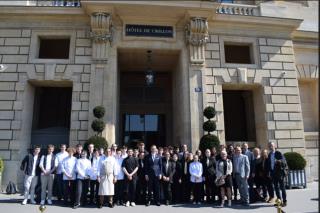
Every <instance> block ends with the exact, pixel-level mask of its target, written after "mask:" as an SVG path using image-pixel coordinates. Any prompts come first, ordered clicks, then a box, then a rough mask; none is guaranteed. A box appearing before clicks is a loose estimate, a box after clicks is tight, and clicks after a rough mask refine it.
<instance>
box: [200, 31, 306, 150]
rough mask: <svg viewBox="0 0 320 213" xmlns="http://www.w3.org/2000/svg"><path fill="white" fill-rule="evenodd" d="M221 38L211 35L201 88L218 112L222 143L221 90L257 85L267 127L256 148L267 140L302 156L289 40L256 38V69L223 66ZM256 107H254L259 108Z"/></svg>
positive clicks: (296, 85) (297, 96)
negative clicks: (265, 134)
mask: <svg viewBox="0 0 320 213" xmlns="http://www.w3.org/2000/svg"><path fill="white" fill-rule="evenodd" d="M223 37H224V36H223V35H214V34H211V35H210V42H209V43H208V44H207V46H206V73H205V75H206V77H205V81H204V85H203V86H204V93H205V94H204V96H205V97H204V102H205V103H204V104H205V105H213V106H214V107H215V108H216V110H217V121H218V122H217V133H218V135H219V136H220V139H221V141H222V142H225V141H224V117H223V97H222V87H223V86H225V85H228V87H230V86H231V87H232V86H234V88H237V87H239V86H240V85H242V86H244V87H248V86H249V87H250V86H252V87H253V86H254V85H258V86H261V87H263V94H262V95H263V98H262V100H263V102H261V103H259V105H264V106H263V107H265V114H264V119H265V122H266V127H267V128H266V129H267V137H266V141H264V142H263V141H262V142H260V143H259V144H258V145H260V146H262V147H264V148H265V147H266V145H267V142H268V141H273V142H275V143H276V144H277V146H278V147H279V149H280V150H281V151H284V152H287V151H298V152H301V153H303V154H304V152H305V149H304V147H305V141H304V132H303V123H302V115H301V106H300V97H299V89H298V80H297V74H296V70H295V64H294V57H293V47H292V41H291V40H284V39H274V38H256V40H255V41H254V42H253V43H254V44H253V45H256V46H257V51H253V52H254V54H258V58H259V60H258V61H256V67H255V68H246V67H245V66H238V67H237V66H229V65H228V67H222V64H224V62H223V61H222V60H223V59H222V57H224V56H222V54H221V51H222V50H221V48H223V45H221V42H222V41H221V40H222V38H223ZM242 40H246V38H242ZM248 67H252V66H251V65H250V66H248ZM253 90H254V89H253ZM259 105H255V106H254V107H255V108H256V107H261V106H259Z"/></svg>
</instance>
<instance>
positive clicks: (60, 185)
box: [56, 144, 68, 201]
mask: <svg viewBox="0 0 320 213" xmlns="http://www.w3.org/2000/svg"><path fill="white" fill-rule="evenodd" d="M66 149H67V146H66V145H65V144H61V145H60V152H59V153H58V154H56V159H57V161H58V168H57V173H56V178H57V198H58V200H59V201H60V200H61V198H63V194H64V193H63V174H62V171H61V164H62V161H63V160H64V159H65V158H66V157H68V152H67V151H66Z"/></svg>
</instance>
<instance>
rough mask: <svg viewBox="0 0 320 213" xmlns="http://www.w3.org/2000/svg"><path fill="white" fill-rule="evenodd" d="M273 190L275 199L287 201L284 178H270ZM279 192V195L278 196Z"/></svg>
mask: <svg viewBox="0 0 320 213" xmlns="http://www.w3.org/2000/svg"><path fill="white" fill-rule="evenodd" d="M272 181H273V185H274V190H275V191H276V195H277V198H278V199H280V200H282V201H285V202H286V201H287V192H286V188H285V184H284V178H282V177H280V178H277V177H273V178H272ZM280 191H281V194H280Z"/></svg>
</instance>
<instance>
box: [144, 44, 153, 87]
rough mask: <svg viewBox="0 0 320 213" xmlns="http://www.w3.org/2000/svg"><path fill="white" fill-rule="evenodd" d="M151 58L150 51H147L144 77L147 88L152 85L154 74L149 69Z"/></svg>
mask: <svg viewBox="0 0 320 213" xmlns="http://www.w3.org/2000/svg"><path fill="white" fill-rule="evenodd" d="M151 57H152V51H151V50H148V51H147V65H148V68H147V71H146V76H145V79H146V84H147V86H151V85H153V84H154V72H153V70H152V69H151V68H150V67H151V61H152V59H151Z"/></svg>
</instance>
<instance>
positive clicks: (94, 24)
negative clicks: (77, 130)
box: [89, 12, 117, 144]
mask: <svg viewBox="0 0 320 213" xmlns="http://www.w3.org/2000/svg"><path fill="white" fill-rule="evenodd" d="M112 36H113V28H112V17H111V14H110V13H102V12H98V13H92V14H91V39H92V60H93V63H92V66H91V79H90V103H89V128H90V126H91V122H92V120H93V119H94V117H93V113H92V110H93V108H94V107H96V106H99V105H102V106H104V107H105V109H106V114H105V117H104V120H105V122H106V128H105V130H104V132H103V133H102V135H103V136H104V137H105V138H106V139H107V141H108V143H109V144H111V143H114V142H115V133H116V132H115V125H116V106H114V104H116V103H115V102H114V100H115V97H116V92H117V89H116V83H115V82H116V71H117V70H114V69H110V68H111V67H110V51H111V42H112ZM92 134H93V132H92V130H91V128H90V130H89V135H92Z"/></svg>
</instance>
